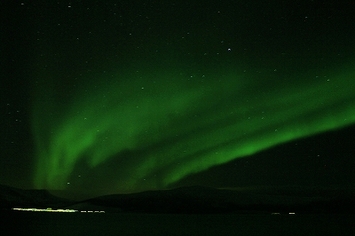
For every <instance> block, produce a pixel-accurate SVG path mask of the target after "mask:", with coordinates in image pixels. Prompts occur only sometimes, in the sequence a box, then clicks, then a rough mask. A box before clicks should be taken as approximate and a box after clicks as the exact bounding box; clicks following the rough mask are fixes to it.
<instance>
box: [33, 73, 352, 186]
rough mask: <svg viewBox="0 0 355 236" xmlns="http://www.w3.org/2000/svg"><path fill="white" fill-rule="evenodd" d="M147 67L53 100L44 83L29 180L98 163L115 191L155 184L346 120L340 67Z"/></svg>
mask: <svg viewBox="0 0 355 236" xmlns="http://www.w3.org/2000/svg"><path fill="white" fill-rule="evenodd" d="M151 72H152V71H149V70H147V71H144V72H143V71H142V72H141V73H140V75H134V74H133V75H123V74H120V73H117V74H115V75H114V76H112V77H110V78H105V77H103V78H98V79H100V81H105V82H100V83H89V84H86V85H83V86H82V87H81V88H80V89H79V88H78V89H76V90H75V92H68V93H69V94H70V96H68V97H67V98H62V99H61V100H60V99H57V100H55V99H50V98H53V96H54V97H55V95H53V94H51V93H52V92H53V91H52V92H51V90H50V89H49V87H50V86H48V85H46V86H47V87H44V88H43V91H42V92H39V94H41V93H42V94H46V95H45V96H42V97H41V99H38V100H37V103H36V104H35V105H34V116H33V129H34V134H35V138H36V143H37V150H38V154H37V155H38V156H37V161H38V162H37V169H36V171H35V184H36V186H37V187H44V188H51V189H58V188H65V187H66V186H67V182H70V181H71V178H72V176H75V175H79V174H81V173H82V172H85V171H87V173H92V172H94V171H95V168H97V169H98V170H100V171H102V170H104V169H105V168H106V167H107V168H109V169H110V171H111V173H112V169H113V170H114V173H116V174H115V175H114V177H113V178H112V179H110V181H111V183H112V184H111V186H116V187H117V189H120V190H125V191H134V190H136V189H151V188H161V187H165V186H167V185H169V184H172V183H174V182H176V181H178V180H180V179H182V178H184V177H186V176H187V175H189V174H192V173H197V172H200V171H203V170H206V169H208V168H210V167H213V166H215V165H219V164H222V163H226V162H229V161H231V160H234V159H236V158H241V157H247V156H248V155H251V154H254V153H256V152H259V151H262V150H265V149H267V148H270V147H273V146H275V145H278V144H281V143H284V142H287V141H290V140H294V139H297V138H301V137H307V136H310V135H313V134H316V133H319V132H323V131H327V130H331V129H337V128H341V127H344V126H346V125H349V124H352V123H354V122H355V93H354V91H355V90H354V85H355V84H354V82H353V81H354V80H353V78H354V76H355V74H354V72H350V70H339V71H331V73H329V74H328V75H327V76H326V77H325V76H324V77H323V76H322V77H318V76H314V75H313V74H312V73H300V74H299V75H294V76H293V77H292V78H282V77H281V78H280V77H275V78H276V79H273V81H270V80H268V79H265V78H263V75H260V77H258V75H251V74H247V73H243V71H241V72H237V71H233V72H231V73H224V74H223V75H220V74H218V73H216V74H206V75H200V76H196V77H189V76H186V75H184V74H181V73H175V72H174V71H171V72H170V73H169V72H168V71H165V72H157V71H155V72H154V73H151ZM127 77H128V78H127ZM268 81H269V82H270V84H269V82H268ZM44 91H45V92H44ZM64 95H65V92H63V93H62V95H61V96H62V97H65V96H64ZM105 165H107V166H105ZM79 171H81V172H79ZM90 171H91V172H90ZM74 172H75V173H74ZM100 173H101V172H100ZM100 173H99V174H100ZM101 174H104V172H103V173H101Z"/></svg>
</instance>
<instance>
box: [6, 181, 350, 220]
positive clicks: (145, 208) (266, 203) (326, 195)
mask: <svg viewBox="0 0 355 236" xmlns="http://www.w3.org/2000/svg"><path fill="white" fill-rule="evenodd" d="M0 206H1V208H2V209H10V208H12V207H41V208H48V207H51V208H70V209H76V210H79V211H82V210H104V211H106V212H121V213H169V214H220V213H228V214H232V213H267V214H270V213H271V212H280V213H288V212H297V213H354V212H355V211H354V208H353V206H355V191H354V190H349V189H347V190H339V189H336V190H330V189H297V188H280V187H278V188H267V189H263V190H258V191H256V190H249V191H239V190H232V189H216V188H210V187H203V186H191V187H181V188H176V189H170V190H159V191H146V192H140V193H132V194H114V195H106V196H101V197H95V198H91V199H87V200H84V201H77V202H73V201H69V200H66V199H62V198H58V197H56V196H53V195H51V194H50V193H49V192H48V191H46V190H21V189H17V188H12V187H7V186H3V185H1V186H0Z"/></svg>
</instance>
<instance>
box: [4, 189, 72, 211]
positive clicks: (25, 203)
mask: <svg viewBox="0 0 355 236" xmlns="http://www.w3.org/2000/svg"><path fill="white" fill-rule="evenodd" d="M72 203H73V201H70V200H67V199H63V198H59V197H56V196H54V195H52V194H50V193H49V192H48V191H47V190H24V189H19V188H13V187H9V186H6V185H0V209H10V208H13V207H42V208H48V207H51V208H61V207H65V206H67V205H70V204H72Z"/></svg>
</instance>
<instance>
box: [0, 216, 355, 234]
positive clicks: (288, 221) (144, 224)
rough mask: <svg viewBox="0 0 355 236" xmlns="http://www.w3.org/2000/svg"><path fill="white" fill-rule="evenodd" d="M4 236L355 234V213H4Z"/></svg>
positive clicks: (2, 229)
mask: <svg viewBox="0 0 355 236" xmlns="http://www.w3.org/2000/svg"><path fill="white" fill-rule="evenodd" d="M1 219H2V223H1V224H2V226H1V235H52V236H56V235H66V236H71V235H76V236H80V235H85V236H88V235H117V236H118V235H355V224H354V222H355V215H354V214H301V215H300V214H296V215H287V214H284V215H282V214H281V215H271V214H186V215H185V214H143V213H105V214H89V213H49V212H41V213H36V212H14V211H9V212H2V213H1Z"/></svg>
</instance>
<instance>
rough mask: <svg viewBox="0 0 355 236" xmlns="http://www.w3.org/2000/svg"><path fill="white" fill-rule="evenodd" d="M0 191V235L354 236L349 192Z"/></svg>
mask: <svg viewBox="0 0 355 236" xmlns="http://www.w3.org/2000/svg"><path fill="white" fill-rule="evenodd" d="M0 190H1V191H0V219H1V221H0V235H31V236H36V235H51V236H56V235H65V236H70V235H75V236H80V235H85V236H90V235H117V236H118V235H145V236H146V235H164V236H165V235H167V236H172V235H204V236H205V235H273V236H274V235H321V236H324V235H342V236H344V235H351V236H353V235H355V207H354V206H355V194H354V191H353V190H351V191H350V190H347V191H343V190H339V189H338V190H324V189H320V190H319V189H318V190H305V189H301V190H297V189H296V190H295V189H287V188H283V189H280V188H278V189H270V190H267V191H266V190H263V191H262V192H250V191H247V192H245V191H244V192H241V191H234V190H222V189H213V188H206V187H199V186H195V187H184V188H178V189H171V190H164V191H148V192H142V193H136V194H116V195H107V196H101V197H95V198H90V199H87V200H82V201H72V200H66V199H62V198H58V197H56V196H53V195H51V194H50V193H49V192H48V191H46V190H21V189H16V188H11V187H8V186H0ZM13 208H36V209H75V210H76V212H70V213H64V212H34V211H14V210H12V209H13ZM88 211H90V212H95V211H96V212H105V213H88ZM84 212H86V213H84Z"/></svg>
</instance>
